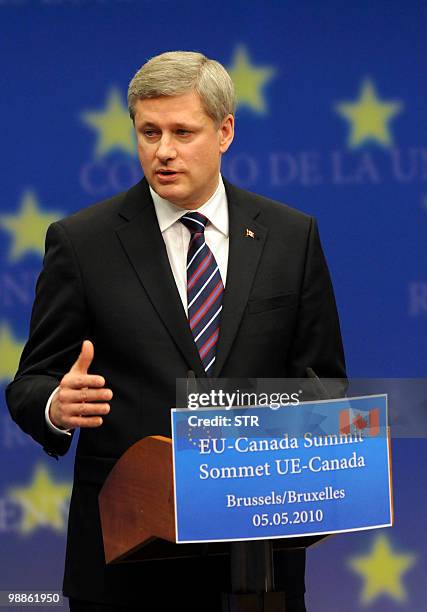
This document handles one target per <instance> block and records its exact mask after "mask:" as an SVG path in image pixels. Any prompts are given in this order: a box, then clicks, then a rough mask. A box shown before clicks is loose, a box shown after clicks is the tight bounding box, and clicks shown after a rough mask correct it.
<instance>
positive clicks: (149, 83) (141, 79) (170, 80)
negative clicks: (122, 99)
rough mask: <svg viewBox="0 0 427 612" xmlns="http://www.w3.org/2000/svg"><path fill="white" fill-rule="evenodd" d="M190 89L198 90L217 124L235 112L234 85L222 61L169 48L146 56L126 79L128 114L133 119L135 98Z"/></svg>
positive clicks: (153, 96)
mask: <svg viewBox="0 0 427 612" xmlns="http://www.w3.org/2000/svg"><path fill="white" fill-rule="evenodd" d="M190 91H196V92H197V93H198V94H199V96H200V99H201V101H202V105H203V107H204V109H205V111H206V113H207V114H208V115H209V117H211V119H213V120H214V121H215V123H216V124H217V125H219V124H220V123H221V122H222V121H223V120H224V119H225V118H226V117H227V115H229V114H232V115H234V112H235V108H236V95H235V91H234V85H233V81H232V80H231V77H230V75H229V74H228V72H227V71H226V69H225V68H224V66H223V65H222V64H220V63H219V62H217V61H215V60H212V59H209V58H207V57H206V56H205V55H203V54H202V53H196V52H192V51H168V52H167V53H162V54H161V55H156V56H155V57H152V58H151V59H150V60H148V62H146V63H145V64H144V65H143V66H141V68H140V69H139V70H138V72H137V73H136V74H135V76H134V77H133V79H132V80H131V82H130V83H129V89H128V107H129V114H130V117H131V119H132V121H134V120H135V103H136V102H137V100H144V99H146V98H157V97H159V96H179V95H182V94H185V93H188V92H190Z"/></svg>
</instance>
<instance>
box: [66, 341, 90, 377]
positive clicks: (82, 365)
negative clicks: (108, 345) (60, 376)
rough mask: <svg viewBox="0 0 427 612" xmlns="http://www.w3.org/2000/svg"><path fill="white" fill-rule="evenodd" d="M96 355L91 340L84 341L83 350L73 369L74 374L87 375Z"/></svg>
mask: <svg viewBox="0 0 427 612" xmlns="http://www.w3.org/2000/svg"><path fill="white" fill-rule="evenodd" d="M94 355H95V349H94V346H93V343H92V342H91V341H90V340H84V341H83V344H82V350H81V352H80V355H79V356H78V358H77V361H76V362H75V363H74V365H73V367H72V368H71V371H72V372H79V374H87V371H88V369H89V367H90V364H91V363H92V360H93V357H94Z"/></svg>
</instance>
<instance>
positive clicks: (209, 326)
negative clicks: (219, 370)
mask: <svg viewBox="0 0 427 612" xmlns="http://www.w3.org/2000/svg"><path fill="white" fill-rule="evenodd" d="M180 221H181V223H183V224H184V225H185V227H186V228H188V229H189V231H190V233H191V240H190V244H189V245H188V253H187V299H188V322H189V324H190V329H191V332H192V334H193V337H194V342H195V343H196V346H197V349H198V351H199V355H200V359H201V360H202V363H203V366H204V368H205V372H206V374H207V376H212V373H213V366H214V363H215V354H216V345H217V342H218V336H219V322H220V317H221V310H222V294H223V291H224V285H223V284H222V279H221V274H220V272H219V268H218V264H217V263H216V261H215V257H214V256H213V253H212V251H211V250H210V248H209V247H208V245H207V244H206V241H205V227H206V225H207V224H208V223H209V219H207V217H205V216H204V215H202V214H201V213H198V212H191V213H186V214H185V215H184V216H183V217H181V218H180Z"/></svg>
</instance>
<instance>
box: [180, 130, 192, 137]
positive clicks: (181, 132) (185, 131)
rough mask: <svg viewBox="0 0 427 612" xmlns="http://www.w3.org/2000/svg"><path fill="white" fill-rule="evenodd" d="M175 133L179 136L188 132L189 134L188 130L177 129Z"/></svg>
mask: <svg viewBox="0 0 427 612" xmlns="http://www.w3.org/2000/svg"><path fill="white" fill-rule="evenodd" d="M177 134H179V135H180V136H188V134H191V132H190V130H177Z"/></svg>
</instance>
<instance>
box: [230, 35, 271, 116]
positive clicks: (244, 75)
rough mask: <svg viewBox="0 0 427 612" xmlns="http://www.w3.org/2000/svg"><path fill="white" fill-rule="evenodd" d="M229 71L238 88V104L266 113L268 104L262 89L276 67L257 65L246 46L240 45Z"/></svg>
mask: <svg viewBox="0 0 427 612" xmlns="http://www.w3.org/2000/svg"><path fill="white" fill-rule="evenodd" d="M228 73H229V75H230V76H231V79H232V81H233V83H234V87H235V89H236V98H237V105H238V106H243V105H245V106H248V107H249V108H251V109H252V110H254V111H256V112H258V113H265V112H266V109H267V106H266V102H265V99H264V95H263V92H262V89H263V87H264V85H266V83H268V81H270V80H271V79H272V77H273V76H274V73H275V69H274V68H272V67H267V66H265V67H262V68H261V67H256V66H254V65H252V64H251V62H250V58H249V55H248V53H247V51H246V49H245V48H244V47H242V46H241V47H238V48H237V49H236V52H235V54H234V58H233V65H232V66H231V67H230V68H228Z"/></svg>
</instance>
